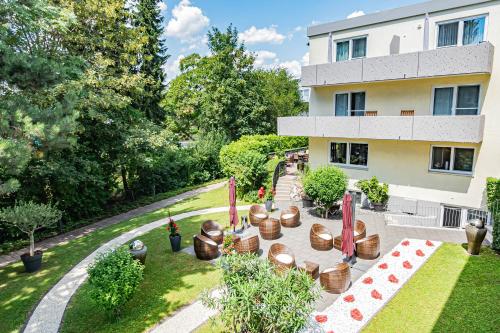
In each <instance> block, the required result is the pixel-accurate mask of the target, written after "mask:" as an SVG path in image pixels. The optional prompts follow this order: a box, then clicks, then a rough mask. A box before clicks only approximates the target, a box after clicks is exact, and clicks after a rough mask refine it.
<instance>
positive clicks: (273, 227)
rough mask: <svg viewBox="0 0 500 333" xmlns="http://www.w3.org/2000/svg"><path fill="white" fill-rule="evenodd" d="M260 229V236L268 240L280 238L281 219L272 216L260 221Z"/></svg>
mask: <svg viewBox="0 0 500 333" xmlns="http://www.w3.org/2000/svg"><path fill="white" fill-rule="evenodd" d="M259 231H260V236H261V237H262V238H263V239H267V240H273V239H278V238H279V237H280V233H281V224H280V220H278V219H273V218H271V217H270V218H268V219H267V220H264V221H262V222H260V224H259Z"/></svg>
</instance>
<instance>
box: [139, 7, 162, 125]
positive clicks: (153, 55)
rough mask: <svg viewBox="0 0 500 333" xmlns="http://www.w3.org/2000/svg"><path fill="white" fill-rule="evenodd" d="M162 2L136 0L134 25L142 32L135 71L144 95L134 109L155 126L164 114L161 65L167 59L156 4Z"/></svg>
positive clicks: (160, 19)
mask: <svg viewBox="0 0 500 333" xmlns="http://www.w3.org/2000/svg"><path fill="white" fill-rule="evenodd" d="M160 2H162V0H138V2H137V5H136V11H137V13H136V14H135V24H136V26H138V27H140V28H142V29H143V31H144V33H145V36H146V38H147V41H146V42H145V43H144V46H143V50H142V52H141V53H140V54H139V63H138V65H139V72H140V73H142V74H143V75H144V76H145V78H146V81H145V84H144V93H143V94H142V95H141V96H140V99H139V100H138V101H137V102H138V105H137V107H138V108H139V109H142V110H144V112H145V113H146V115H147V117H148V118H149V119H151V120H152V121H154V122H156V123H160V122H163V120H164V119H165V111H164V110H163V108H161V107H160V102H161V100H162V99H163V96H164V90H165V85H164V81H165V74H164V69H163V66H164V65H165V63H166V61H167V59H168V58H169V56H168V55H167V54H166V52H167V47H166V46H165V39H164V38H163V16H162V15H161V11H160V7H159V3H160Z"/></svg>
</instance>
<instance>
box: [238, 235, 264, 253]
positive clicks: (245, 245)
mask: <svg viewBox="0 0 500 333" xmlns="http://www.w3.org/2000/svg"><path fill="white" fill-rule="evenodd" d="M259 246H260V243H259V236H257V235H255V236H252V237H248V238H243V239H241V238H240V237H236V238H235V240H234V248H235V250H236V252H238V253H257V252H259Z"/></svg>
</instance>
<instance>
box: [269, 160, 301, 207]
mask: <svg viewBox="0 0 500 333" xmlns="http://www.w3.org/2000/svg"><path fill="white" fill-rule="evenodd" d="M296 174H297V169H296V168H295V165H294V166H292V167H287V168H286V172H285V175H284V176H281V177H280V178H279V179H278V183H277V184H276V196H275V197H274V200H275V201H278V202H290V201H292V199H291V198H290V193H291V192H292V188H293V186H294V184H295V182H296V181H297V175H296Z"/></svg>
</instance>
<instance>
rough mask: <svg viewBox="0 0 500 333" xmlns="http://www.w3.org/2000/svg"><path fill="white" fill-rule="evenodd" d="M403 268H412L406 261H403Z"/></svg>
mask: <svg viewBox="0 0 500 333" xmlns="http://www.w3.org/2000/svg"><path fill="white" fill-rule="evenodd" d="M403 267H404V268H406V269H412V268H413V266H412V264H410V262H409V261H408V260H405V262H404V263H403Z"/></svg>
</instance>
